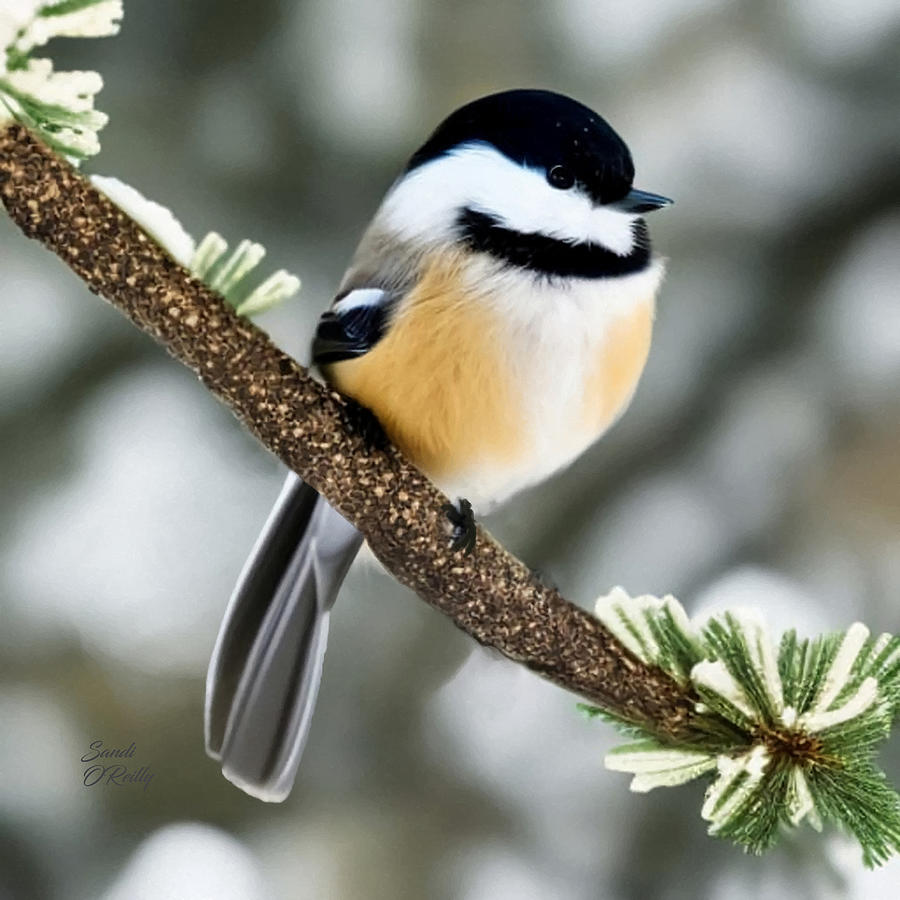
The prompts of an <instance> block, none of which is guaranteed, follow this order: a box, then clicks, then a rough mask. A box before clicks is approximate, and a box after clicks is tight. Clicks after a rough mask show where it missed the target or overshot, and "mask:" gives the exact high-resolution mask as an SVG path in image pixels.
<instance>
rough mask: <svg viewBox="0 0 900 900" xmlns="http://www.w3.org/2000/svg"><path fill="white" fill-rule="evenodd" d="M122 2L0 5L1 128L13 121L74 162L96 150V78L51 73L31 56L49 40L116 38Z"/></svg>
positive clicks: (21, 0) (36, 0) (8, 1)
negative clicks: (107, 36) (55, 38)
mask: <svg viewBox="0 0 900 900" xmlns="http://www.w3.org/2000/svg"><path fill="white" fill-rule="evenodd" d="M121 18H122V2H121V0H0V125H2V124H3V123H4V122H7V121H10V120H13V119H15V120H16V121H19V122H21V123H22V124H23V125H26V126H27V127H28V128H30V129H31V130H32V131H34V132H35V133H36V134H37V135H38V136H39V137H40V138H41V139H42V140H43V141H44V142H45V143H47V144H48V145H49V146H51V147H52V148H53V149H54V150H57V151H58V152H60V153H62V154H64V155H66V156H68V157H69V158H70V159H72V160H73V161H78V160H80V159H84V158H85V157H87V156H92V155H93V154H95V153H97V152H98V151H99V149H100V142H99V141H98V139H97V132H98V131H100V129H101V128H103V126H104V125H105V124H106V121H107V117H106V116H105V115H104V114H103V113H101V112H98V111H97V110H95V109H94V97H95V95H96V94H97V93H98V92H99V91H100V89H101V88H102V87H103V80H102V79H101V78H100V76H99V75H98V74H97V73H96V72H54V71H53V64H52V63H51V61H50V60H49V59H33V58H32V57H31V53H32V51H33V50H34V49H35V48H36V47H41V46H43V45H44V44H46V43H47V41H49V40H50V39H51V38H54V37H103V36H105V35H110V34H116V33H117V32H118V30H119V23H120V20H121Z"/></svg>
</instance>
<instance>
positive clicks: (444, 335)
mask: <svg viewBox="0 0 900 900" xmlns="http://www.w3.org/2000/svg"><path fill="white" fill-rule="evenodd" d="M460 265H461V263H460V262H459V261H455V260H453V259H450V260H447V259H439V260H436V261H435V262H433V263H431V264H430V265H429V266H428V267H427V269H426V271H425V273H424V275H423V277H422V278H421V279H420V281H419V283H418V284H417V286H416V287H415V289H414V290H413V291H412V292H411V293H410V294H409V295H408V296H407V297H406V298H405V299H404V302H403V305H402V308H401V309H400V310H399V311H398V313H397V314H396V316H395V318H394V320H393V321H392V323H391V326H390V328H389V329H388V331H387V333H386V334H385V335H384V337H383V338H382V339H381V340H380V341H379V342H378V343H377V344H376V345H375V346H374V347H373V348H372V349H371V350H370V351H369V352H368V353H366V354H365V355H364V356H360V357H357V358H355V359H350V360H345V361H341V362H338V363H334V364H332V365H330V366H328V367H327V368H326V370H325V374H326V377H327V378H328V380H329V381H330V382H331V384H333V385H334V387H335V388H337V390H339V391H341V392H342V393H344V394H347V395H348V396H350V397H353V398H354V399H355V400H357V401H358V402H359V403H361V404H362V405H363V406H366V407H368V408H369V409H371V410H372V412H374V413H375V415H376V416H377V417H378V420H379V421H380V422H381V424H382V426H383V427H384V429H385V431H386V433H387V435H388V436H389V437H390V439H391V440H392V441H393V442H394V443H395V444H396V445H397V446H398V447H399V448H400V449H401V450H402V451H403V452H404V453H405V454H406V455H407V456H409V458H410V459H411V460H412V461H413V462H414V463H415V464H416V465H418V466H419V467H420V468H421V469H423V470H424V471H425V472H427V473H428V474H429V475H430V476H431V477H433V478H441V477H442V476H445V475H449V474H452V473H453V472H456V471H459V470H461V469H465V468H468V467H470V466H478V465H484V464H499V465H503V464H504V462H506V461H510V462H511V461H513V460H514V459H515V458H516V456H517V454H518V453H520V452H521V451H522V449H523V448H522V442H521V430H522V426H523V410H522V408H521V398H520V392H519V391H517V390H516V385H514V384H513V383H512V381H513V375H512V373H511V372H510V371H509V370H508V368H507V366H506V365H505V355H504V354H502V353H500V352H499V347H500V346H501V344H502V343H503V338H504V333H503V332H504V322H503V320H502V318H501V316H500V315H499V314H498V313H497V312H495V311H493V310H491V309H490V307H489V305H488V304H486V303H484V302H481V298H479V297H477V296H474V295H473V294H472V292H470V291H469V290H467V289H466V288H464V287H463V285H464V283H465V282H464V279H463V278H462V273H461V271H460V268H459V267H460Z"/></svg>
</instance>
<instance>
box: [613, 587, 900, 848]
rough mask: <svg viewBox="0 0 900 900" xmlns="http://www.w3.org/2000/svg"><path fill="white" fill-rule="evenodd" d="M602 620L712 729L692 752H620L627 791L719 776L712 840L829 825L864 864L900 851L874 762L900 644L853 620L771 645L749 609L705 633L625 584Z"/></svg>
mask: <svg viewBox="0 0 900 900" xmlns="http://www.w3.org/2000/svg"><path fill="white" fill-rule="evenodd" d="M596 612H597V616H598V618H600V620H601V621H602V622H604V624H606V626H607V627H608V628H610V629H611V630H612V631H613V632H614V633H615V634H617V635H619V636H620V638H621V639H623V640H624V641H628V642H629V644H628V645H629V647H630V648H631V649H633V650H634V652H635V653H636V654H637V655H638V656H639V657H640V658H641V659H643V660H644V662H646V663H648V664H651V665H654V664H655V665H659V666H660V667H662V668H663V669H664V670H665V671H667V672H669V674H670V675H672V677H673V678H676V679H678V680H679V681H680V682H681V683H683V684H685V685H686V686H688V685H689V686H691V687H693V689H694V691H695V693H696V695H697V697H698V702H697V703H696V704H695V712H696V714H697V715H696V718H695V726H696V727H697V728H698V730H699V731H701V732H703V731H706V732H707V733H708V737H706V738H703V739H701V740H700V741H698V742H696V743H695V744H694V746H693V747H692V748H690V749H685V748H680V747H673V746H672V745H671V742H667V741H660V740H658V739H656V738H653V737H652V736H650V735H643V736H642V737H643V739H642V740H641V741H639V742H637V743H633V744H628V745H625V746H623V747H619V748H617V749H615V750H613V751H612V752H611V753H609V754H608V755H607V757H606V764H607V766H608V767H609V768H611V769H614V770H616V771H621V772H630V773H632V774H633V775H634V778H633V780H632V784H631V787H632V790H634V791H648V790H651V789H652V788H654V787H671V786H673V785H676V784H683V783H684V782H686V781H690V780H692V779H694V778H697V777H698V776H701V775H705V774H707V773H709V772H712V771H715V772H716V773H717V774H716V777H715V778H714V780H713V782H712V783H711V784H710V786H709V788H708V790H707V793H706V800H705V802H704V804H703V809H702V811H701V814H702V815H703V817H704V818H705V819H707V820H708V821H709V823H710V825H709V830H710V833H711V834H716V835H721V836H723V837H729V838H732V839H733V840H735V841H737V842H738V843H741V844H743V845H744V846H746V847H747V848H748V849H750V850H752V851H755V852H759V851H761V850H764V849H766V848H768V847H770V846H771V845H772V844H773V843H774V842H775V841H776V839H777V837H778V833H779V830H780V829H781V828H782V827H785V826H797V825H799V824H800V823H801V822H803V821H806V822H808V823H809V824H810V825H811V826H812V827H813V828H816V829H817V830H820V829H821V828H822V824H823V821H832V822H834V823H835V824H837V825H838V826H839V827H841V828H843V829H844V830H846V831H849V832H850V833H851V834H853V835H854V837H856V838H857V840H858V841H859V843H860V845H861V846H862V848H863V858H864V860H865V862H866V864H867V865H874V864H877V863H882V862H884V861H885V860H886V859H888V858H889V857H890V856H891V855H892V854H894V853H897V852H898V851H900V797H898V795H897V794H896V792H895V791H894V790H893V789H892V788H891V787H890V785H889V784H888V782H887V779H886V778H885V776H884V774H883V773H882V772H881V771H880V770H879V769H878V768H877V767H876V765H875V762H874V756H875V752H876V750H877V747H878V745H879V744H880V743H882V742H883V741H884V740H885V739H886V738H887V737H888V736H889V735H890V730H891V725H892V722H893V720H894V718H895V716H896V715H897V711H898V706H900V637H894V636H891V635H888V634H882V635H881V636H880V637H878V638H876V639H873V638H871V637H870V635H869V630H868V629H867V628H866V627H865V626H864V625H862V624H861V623H859V622H857V623H855V624H853V625H851V626H850V627H849V628H848V629H847V630H846V631H845V632H844V633H842V634H831V635H824V636H821V637H817V638H815V639H813V640H800V639H798V637H797V635H796V633H795V632H793V631H791V632H788V633H787V634H785V635H784V637H783V638H782V639H781V642H780V644H779V646H778V648H777V649H776V647H775V645H774V644H773V643H772V641H771V640H770V638H769V635H768V633H767V630H766V627H765V625H764V623H763V622H762V621H760V620H759V619H758V618H757V617H756V616H754V615H753V614H751V613H747V612H731V613H726V614H725V615H724V616H723V617H721V618H713V619H711V620H710V621H709V622H707V623H706V625H705V626H704V627H702V628H696V627H694V626H693V625H692V624H691V623H690V621H689V620H688V618H687V616H686V614H685V613H684V611H683V610H682V609H681V606H680V604H679V603H678V602H677V601H676V600H675V599H674V598H672V597H667V598H665V599H664V600H659V599H657V598H655V597H630V596H629V595H628V594H627V593H626V592H625V591H624V590H622V589H621V588H616V589H615V590H613V591H612V593H611V594H609V595H608V596H606V597H601V598H600V599H599V600H598V601H597V607H596ZM704 719H708V722H704ZM724 723H727V724H728V726H729V727H730V729H731V733H730V735H729V733H728V732H727V731H724V730H723V724H724ZM627 730H628V731H629V732H630V733H632V734H634V733H635V729H634V728H633V726H632V725H631V723H628V729H627ZM638 734H639V735H640V730H638Z"/></svg>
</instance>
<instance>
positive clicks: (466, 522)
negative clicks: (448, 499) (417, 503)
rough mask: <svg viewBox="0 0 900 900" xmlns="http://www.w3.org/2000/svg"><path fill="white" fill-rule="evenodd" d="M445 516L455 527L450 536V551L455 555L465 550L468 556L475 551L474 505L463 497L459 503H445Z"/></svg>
mask: <svg viewBox="0 0 900 900" xmlns="http://www.w3.org/2000/svg"><path fill="white" fill-rule="evenodd" d="M443 512H444V515H445V516H446V517H447V519H448V520H449V521H450V524H451V525H452V526H453V531H452V533H451V535H450V549H451V550H452V551H453V552H454V553H459V551H460V550H464V551H465V552H466V554H467V555H468V554H469V553H471V552H472V551H473V550H474V549H475V535H476V526H475V514H474V513H473V512H472V504H471V503H469V501H468V500H466V499H465V498H463V497H460V498H459V500H458V501H457V503H455V504H454V503H445V504H444V507H443Z"/></svg>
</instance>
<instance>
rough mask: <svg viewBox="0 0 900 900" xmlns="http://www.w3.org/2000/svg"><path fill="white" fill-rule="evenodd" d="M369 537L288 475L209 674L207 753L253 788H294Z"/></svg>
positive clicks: (279, 791)
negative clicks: (339, 599)
mask: <svg viewBox="0 0 900 900" xmlns="http://www.w3.org/2000/svg"><path fill="white" fill-rule="evenodd" d="M361 544H362V535H361V534H360V533H359V532H358V531H357V530H356V529H355V528H353V526H352V525H350V524H349V522H347V521H346V519H344V518H343V517H342V516H341V515H340V514H339V513H338V512H336V511H335V510H334V509H333V508H332V507H331V506H329V505H328V503H327V502H326V501H325V499H324V498H323V497H321V496H319V494H318V493H316V491H315V490H313V488H311V487H310V486H309V485H308V484H305V483H304V482H303V481H302V480H301V479H300V478H298V477H297V476H296V475H293V474H292V475H290V476H288V479H287V481H286V482H285V484H284V488H283V489H282V491H281V495H280V496H279V498H278V501H277V502H276V504H275V507H274V508H273V510H272V512H271V513H270V515H269V519H268V521H267V522H266V524H265V527H264V528H263V531H262V534H261V535H260V536H259V538H258V539H257V541H256V545H255V546H254V548H253V551H252V553H251V554H250V557H249V559H248V560H247V562H246V563H245V564H244V569H243V571H242V572H241V575H240V577H239V579H238V583H237V586H236V587H235V589H234V593H233V594H232V596H231V600H230V601H229V603H228V609H227V611H226V613H225V618H224V620H223V622H222V626H221V628H220V630H219V636H218V638H217V640H216V646H215V650H213V655H212V659H211V660H210V664H209V672H208V674H207V677H206V709H205V730H206V752H207V753H208V754H209V755H210V756H212V757H213V758H215V759H218V760H220V761H221V763H222V773H223V774H224V775H225V777H226V778H227V779H228V780H229V781H231V782H233V783H234V784H236V785H237V786H238V787H239V788H241V789H242V790H244V791H246V792H247V793H248V794H251V795H253V796H254V797H258V798H259V799H261V800H268V801H273V802H277V801H280V800H284V798H285V797H287V795H288V794H289V793H290V790H291V787H292V786H293V784H294V777H295V776H296V774H297V766H298V765H299V763H300V755H301V753H302V752H303V745H304V743H305V742H306V735H307V732H308V730H309V723H310V719H311V717H312V711H313V708H314V706H315V704H316V694H317V693H318V690H319V678H320V676H321V674H322V660H323V658H324V656H325V643H326V641H327V638H328V614H329V611H330V610H331V606H332V604H333V603H334V600H335V597H336V596H337V593H338V589H339V588H340V586H341V582H342V581H343V580H344V576H345V575H346V574H347V570H348V569H349V568H350V564H351V563H352V562H353V558H354V557H355V556H356V554H357V552H358V550H359V548H360V545H361Z"/></svg>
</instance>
